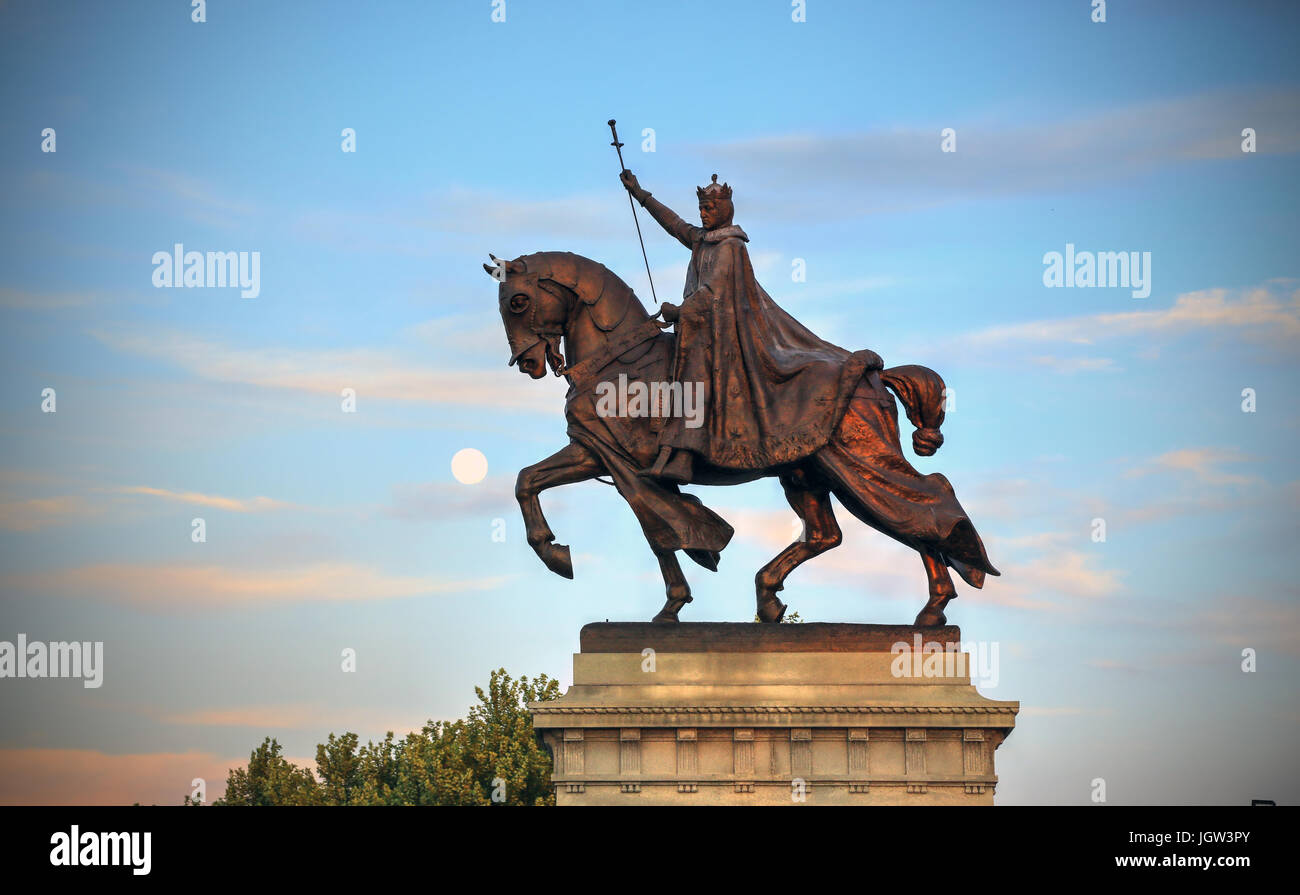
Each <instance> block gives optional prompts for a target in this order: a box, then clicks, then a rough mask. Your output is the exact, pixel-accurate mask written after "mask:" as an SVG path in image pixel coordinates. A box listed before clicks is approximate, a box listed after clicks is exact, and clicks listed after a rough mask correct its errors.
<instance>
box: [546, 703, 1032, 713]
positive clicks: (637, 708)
mask: <svg viewBox="0 0 1300 895" xmlns="http://www.w3.org/2000/svg"><path fill="white" fill-rule="evenodd" d="M530 708H531V710H532V713H533V714H534V715H722V714H729V715H891V714H897V715H1014V714H1016V713H1017V712H1018V711H1020V704H1019V703H1016V704H1015V705H1014V706H1000V705H999V706H977V705H916V706H892V705H683V706H658V705H584V706H553V705H547V704H545V703H540V704H539V703H533V704H532V706H530Z"/></svg>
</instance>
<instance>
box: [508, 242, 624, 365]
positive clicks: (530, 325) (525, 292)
mask: <svg viewBox="0 0 1300 895" xmlns="http://www.w3.org/2000/svg"><path fill="white" fill-rule="evenodd" d="M488 257H489V258H491V259H492V261H493V263H492V264H491V265H488V264H484V265H483V269H484V270H485V271H487V273H488V275H489V276H491V277H492V278H493V279H494V280H496V281H497V283H498V284H499V285H498V287H497V304H498V306H499V309H500V311H501V320H502V322H503V323H504V324H505V328H506V339H507V341H508V342H509V344H510V359H509V365H510V366H515V365H518V367H519V372H520V373H523V374H524V375H526V376H531V377H532V378H533V379H541V378H542V377H543V376H545V375H546V368H547V367H548V366H549V367H550V368H551V370H552V371H553V372H554V373H555V375H557V376H559V375H561V374H562V373H563V372H564V370H565V357H564V353H563V352H562V351H561V348H560V340H561V338H563V339H565V342H566V344H565V348H566V350H567V351H568V353H569V354H570V362H575V361H576V360H577V359H578V356H579V355H581V354H584V353H586V352H587V351H590V350H591V345H590V344H584V343H591V342H592V341H593V337H597V338H600V339H603V334H605V333H608V332H610V331H611V330H613V329H615V328H616V327H617V326H618V325H619V324H620V323H621V322H623V320H624V318H626V317H627V316H628V310H629V309H630V308H633V307H635V308H636V310H637V313H636V314H635V316H636V317H638V318H640V319H645V318H646V317H647V315H646V313H645V309H644V308H642V307H641V302H640V301H639V300H638V299H637V298H636V295H635V294H634V293H633V292H632V289H631V288H630V287H629V286H628V285H627V284H626V283H624V282H623V281H622V280H620V279H619V278H618V277H617V276H615V275H614V274H613V273H611V272H610V271H609V270H608V269H607V268H606V267H605V266H604V265H602V264H598V263H597V262H595V261H592V260H591V259H589V258H584V257H582V256H581V255H574V254H572V253H570V252H536V253H534V254H531V255H521V256H519V257H518V258H516V259H514V260H513V261H505V260H503V259H500V258H498V257H496V256H495V255H489V256H488ZM583 310H586V311H587V317H588V318H589V321H590V322H589V324H588V323H587V322H586V321H579V319H578V318H579V313H580V312H581V311H583Z"/></svg>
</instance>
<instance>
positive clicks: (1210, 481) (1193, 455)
mask: <svg viewBox="0 0 1300 895" xmlns="http://www.w3.org/2000/svg"><path fill="white" fill-rule="evenodd" d="M1249 459H1250V458H1249V457H1247V456H1246V455H1244V454H1243V453H1242V452H1241V451H1238V450H1236V449H1222V448H1209V447H1203V448H1180V449H1179V450H1175V451H1169V452H1167V453H1164V454H1161V455H1160V456H1158V457H1155V458H1153V459H1152V460H1151V461H1150V462H1148V463H1144V464H1142V465H1140V466H1135V467H1133V468H1132V469H1130V470H1128V472H1126V473H1125V475H1126V476H1127V477H1129V478H1138V477H1141V476H1146V475H1152V474H1154V473H1158V472H1175V473H1184V474H1187V475H1190V476H1191V477H1193V478H1194V479H1195V480H1196V481H1197V482H1199V483H1200V484H1202V485H1250V484H1253V483H1256V482H1258V481H1259V479H1258V478H1256V477H1254V476H1246V475H1239V474H1237V473H1230V472H1224V471H1223V469H1222V468H1221V467H1222V466H1223V465H1225V464H1228V463H1242V462H1246V461H1248V460H1249Z"/></svg>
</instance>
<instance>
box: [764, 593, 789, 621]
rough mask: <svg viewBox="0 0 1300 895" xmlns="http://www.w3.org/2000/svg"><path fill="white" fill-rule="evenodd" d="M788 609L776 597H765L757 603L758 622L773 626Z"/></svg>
mask: <svg viewBox="0 0 1300 895" xmlns="http://www.w3.org/2000/svg"><path fill="white" fill-rule="evenodd" d="M789 608H790V607H789V606H787V605H785V604H784V603H782V602H781V601H780V600H778V599H777V598H776V597H767V598H765V599H762V600H759V602H758V620H759V621H760V622H768V623H769V624H775V623H777V622H779V621H781V619H782V618H783V617H784V616H785V611H786V610H787V609H789Z"/></svg>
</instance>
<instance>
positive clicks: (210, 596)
mask: <svg viewBox="0 0 1300 895" xmlns="http://www.w3.org/2000/svg"><path fill="white" fill-rule="evenodd" d="M507 580H508V578H507V577H506V576H497V577H483V578H476V579H470V580H464V581H450V580H447V579H446V578H445V577H442V576H403V575H391V574H387V573H385V572H382V571H380V570H378V569H374V568H370V567H368V566H361V565H357V564H353V563H335V562H326V563H314V564H308V565H301V566H295V567H291V568H280V569H244V568H237V567H233V566H223V565H198V564H193V565H186V564H180V563H175V564H156V565H151V564H128V563H104V564H97V565H90V566H80V567H76V568H71V569H56V570H53V571H47V572H34V573H23V574H15V575H7V576H5V577H4V578H3V582H4V586H5V588H6V589H9V590H16V591H34V592H37V593H41V594H50V595H58V596H67V597H75V598H89V599H102V600H109V601H112V602H118V603H124V604H128V605H132V606H137V607H140V608H143V609H155V610H158V609H161V610H169V611H171V610H175V611H184V610H189V609H213V608H221V607H225V606H239V607H248V606H269V605H279V604H284V603H309V602H324V603H341V602H365V601H370V600H391V599H399V598H404V597H414V596H423V595H432V594H447V593H453V594H454V593H464V592H467V591H483V590H491V589H493V588H496V587H499V586H501V585H502V584H503V583H505V582H506V581H507Z"/></svg>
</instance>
